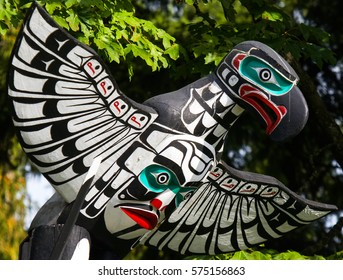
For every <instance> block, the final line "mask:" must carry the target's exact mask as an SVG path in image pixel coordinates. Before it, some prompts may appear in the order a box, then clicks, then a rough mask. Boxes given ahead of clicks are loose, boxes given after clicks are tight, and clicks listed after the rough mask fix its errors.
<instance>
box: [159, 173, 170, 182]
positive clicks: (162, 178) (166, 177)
mask: <svg viewBox="0 0 343 280" xmlns="http://www.w3.org/2000/svg"><path fill="white" fill-rule="evenodd" d="M168 181H169V175H168V174H167V173H161V174H159V175H158V176H157V182H158V183H159V184H166V183H167V182H168Z"/></svg>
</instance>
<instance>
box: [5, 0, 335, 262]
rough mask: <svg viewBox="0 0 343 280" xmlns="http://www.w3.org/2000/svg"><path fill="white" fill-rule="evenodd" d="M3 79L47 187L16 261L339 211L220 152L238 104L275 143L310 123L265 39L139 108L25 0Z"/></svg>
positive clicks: (220, 248) (215, 245)
mask: <svg viewBox="0 0 343 280" xmlns="http://www.w3.org/2000/svg"><path fill="white" fill-rule="evenodd" d="M8 77H9V79H8V92H9V97H10V103H11V106H12V109H13V122H14V126H15V128H16V130H17V134H18V137H19V140H20V142H21V145H22V148H23V150H24V151H25V152H26V154H27V155H28V157H29V159H30V160H31V162H32V164H33V165H35V166H36V167H37V169H38V170H39V171H40V172H41V173H42V174H43V175H44V176H45V177H46V178H47V180H48V181H49V182H50V183H51V185H52V186H53V187H54V189H55V190H56V194H55V195H53V197H52V198H51V199H50V200H49V201H47V203H46V204H45V205H44V206H43V207H42V208H41V209H40V210H39V212H38V213H37V215H36V217H35V218H34V220H33V221H32V224H31V227H30V229H29V233H28V237H27V238H26V239H25V240H24V241H23V243H22V246H21V248H20V250H21V258H22V259H49V258H51V259H71V258H76V257H84V258H100V259H106V258H122V257H124V256H125V255H126V254H127V253H128V252H129V251H130V249H131V248H132V247H133V246H134V245H135V244H145V245H147V246H154V247H157V248H158V249H160V250H172V251H176V252H179V253H181V254H188V255H189V254H219V253H225V252H231V251H236V250H243V249H246V248H249V247H251V246H253V245H256V244H260V243H263V242H265V241H266V240H269V239H272V238H279V237H281V236H282V235H284V234H286V233H287V232H289V231H291V230H293V229H295V228H297V227H299V226H302V225H305V224H308V223H310V222H312V221H314V220H316V219H319V218H321V217H323V216H324V215H326V214H328V213H330V212H331V211H334V210H336V207H335V206H332V205H327V204H322V203H318V202H314V201H309V200H306V199H304V198H302V197H300V196H299V195H297V194H295V193H294V192H292V191H291V190H290V189H289V188H287V187H286V186H284V185H283V184H282V183H281V182H279V181H278V180H277V179H275V178H273V177H270V176H266V175H260V174H254V173H250V172H243V171H239V170H236V169H234V168H232V167H230V166H228V165H227V164H225V163H224V162H223V161H221V159H220V157H221V154H222V151H223V146H224V144H225V140H226V139H227V138H228V137H229V135H230V134H229V130H230V127H231V126H232V125H233V124H234V123H235V121H236V120H237V119H238V118H239V116H240V115H241V114H242V113H243V112H244V111H249V112H250V113H251V116H252V117H255V118H258V119H260V120H261V121H262V122H263V123H264V124H265V127H266V133H267V134H268V135H270V137H271V138H273V139H276V140H283V139H286V138H289V137H292V136H294V135H297V134H298V133H299V132H300V131H301V130H302V128H303V127H304V125H305V123H306V121H307V116H308V109H307V105H306V102H305V100H304V98H303V96H302V93H301V91H300V90H299V88H298V87H297V82H298V76H297V75H296V73H295V72H294V70H293V69H292V68H291V67H290V65H289V64H288V63H287V62H286V61H285V60H284V59H283V58H282V57H280V56H279V55H278V54H277V53H276V52H275V51H273V50H272V49H271V48H269V47H268V46H266V45H264V44H262V43H259V42H256V41H246V42H243V43H240V44H238V45H237V46H235V47H234V48H233V49H232V50H231V52H230V53H229V54H228V55H227V56H226V57H225V58H224V59H223V60H222V62H221V63H220V64H219V66H218V67H217V68H216V69H215V70H214V72H213V73H212V74H209V75H207V76H205V77H203V78H202V79H200V80H197V81H195V82H193V83H191V84H189V85H186V86H185V87H183V88H181V89H180V90H177V91H175V92H171V93H166V94H162V95H158V96H155V97H153V98H151V99H149V100H147V101H146V102H144V104H137V103H136V102H134V101H133V100H131V99H129V98H128V97H127V96H126V95H124V94H123V93H122V92H121V91H120V89H119V87H118V86H117V84H116V82H115V80H114V79H113V77H112V75H111V73H110V72H109V70H108V68H107V67H106V65H105V63H104V62H103V61H102V60H101V59H100V57H99V56H98V55H97V54H96V53H95V52H94V50H92V49H90V48H89V47H88V46H85V45H84V44H82V43H80V42H78V41H77V40H76V39H75V38H73V37H72V36H70V35H69V34H68V33H67V32H66V31H64V30H63V29H62V28H61V27H59V26H58V25H57V24H56V23H55V22H54V21H53V20H52V19H51V18H50V16H49V15H48V13H47V12H46V11H45V10H44V9H43V8H41V7H40V6H39V5H38V4H36V3H34V4H33V6H32V8H31V9H30V11H29V13H28V16H27V18H26V20H25V22H24V25H23V27H22V30H21V32H20V34H19V36H18V39H17V43H16V46H15V48H14V50H13V56H12V63H11V66H10V68H9V76H8Z"/></svg>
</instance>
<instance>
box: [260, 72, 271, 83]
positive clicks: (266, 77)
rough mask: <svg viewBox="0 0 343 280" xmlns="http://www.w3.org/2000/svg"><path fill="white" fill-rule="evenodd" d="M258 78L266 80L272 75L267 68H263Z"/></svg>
mask: <svg viewBox="0 0 343 280" xmlns="http://www.w3.org/2000/svg"><path fill="white" fill-rule="evenodd" d="M259 76H260V79H261V80H262V81H268V80H269V79H270V77H271V76H272V74H271V72H270V70H269V69H263V70H262V71H261V72H260V75H259Z"/></svg>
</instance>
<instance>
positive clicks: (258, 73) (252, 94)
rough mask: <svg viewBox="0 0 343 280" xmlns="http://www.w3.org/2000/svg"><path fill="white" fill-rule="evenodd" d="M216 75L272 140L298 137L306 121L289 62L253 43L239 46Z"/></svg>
mask: <svg viewBox="0 0 343 280" xmlns="http://www.w3.org/2000/svg"><path fill="white" fill-rule="evenodd" d="M216 75H217V76H218V77H219V79H220V80H221V81H222V82H223V84H224V86H225V87H226V88H227V92H228V94H229V96H230V97H231V98H232V99H233V100H234V101H235V102H237V103H238V104H239V105H240V106H241V107H243V108H244V109H247V110H248V111H250V112H252V113H253V114H255V115H257V116H258V118H259V120H261V121H262V122H263V123H264V124H265V126H266V133H267V134H268V135H270V137H271V138H272V139H273V140H277V141H282V140H285V139H287V138H290V137H292V136H295V135H297V134H298V133H299V132H300V131H301V130H302V129H303V128H304V126H305V124H306V122H307V119H308V108H307V104H306V101H305V98H304V97H303V95H302V93H301V91H300V89H299V88H298V86H297V83H298V81H299V78H298V76H297V74H296V73H295V71H294V70H293V68H292V67H291V66H290V65H289V63H288V62H287V61H286V60H285V59H283V58H282V57H281V56H280V55H279V54H277V53H276V52H275V51H274V50H273V49H271V48H270V47H268V46H267V45H265V44H263V43H260V42H256V41H245V42H243V43H240V44H238V45H237V46H235V47H234V48H233V50H232V51H231V52H230V53H229V54H228V55H227V56H226V57H225V58H224V59H223V61H222V62H221V63H220V65H219V66H218V68H217V69H216Z"/></svg>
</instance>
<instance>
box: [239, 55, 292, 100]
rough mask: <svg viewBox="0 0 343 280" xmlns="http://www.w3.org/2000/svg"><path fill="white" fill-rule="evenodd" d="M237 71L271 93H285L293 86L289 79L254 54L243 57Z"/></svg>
mask: <svg viewBox="0 0 343 280" xmlns="http://www.w3.org/2000/svg"><path fill="white" fill-rule="evenodd" d="M239 71H240V72H241V74H242V75H243V76H244V77H246V78H247V79H248V80H250V81H251V82H252V83H254V84H255V85H258V86H259V87H262V88H263V89H264V90H266V91H267V92H268V93H270V94H272V95H283V94H286V93H287V92H289V91H290V90H291V88H292V87H293V83H292V82H291V81H290V80H288V79H287V78H286V77H284V76H283V75H282V74H281V73H279V72H277V71H276V70H274V69H273V68H272V67H271V66H270V65H269V64H267V63H265V62H264V61H263V60H260V59H259V58H257V57H255V56H247V57H246V58H244V59H243V60H242V61H241V63H240V67H239Z"/></svg>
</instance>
